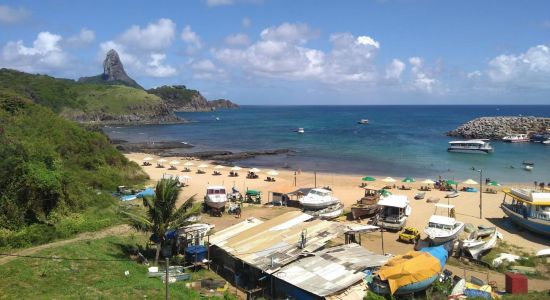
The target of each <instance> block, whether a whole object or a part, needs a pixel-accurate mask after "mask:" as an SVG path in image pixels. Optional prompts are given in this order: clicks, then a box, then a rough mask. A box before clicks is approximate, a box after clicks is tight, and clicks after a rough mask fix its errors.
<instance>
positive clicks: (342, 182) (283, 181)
mask: <svg viewBox="0 0 550 300" xmlns="http://www.w3.org/2000/svg"><path fill="white" fill-rule="evenodd" d="M146 156H151V155H149V154H144V153H129V154H126V157H128V159H130V160H132V161H134V162H136V163H138V164H140V165H141V164H142V159H143V158H144V157H146ZM151 157H153V160H152V161H151V162H152V165H151V166H145V167H143V169H144V170H145V172H147V174H149V176H150V178H151V181H150V184H151V185H153V184H154V183H155V182H156V181H157V180H158V179H160V178H161V177H162V176H163V174H169V175H175V176H182V175H188V176H191V179H189V180H188V184H189V185H188V186H187V187H185V188H184V189H183V190H182V192H181V194H180V197H181V201H183V199H186V198H187V197H191V196H193V195H196V199H197V201H202V199H203V197H204V195H205V190H206V186H207V185H223V186H225V187H226V189H227V190H228V191H230V190H231V187H233V186H235V187H236V188H237V189H238V190H239V191H241V193H244V191H246V190H247V189H255V190H260V191H262V203H266V202H268V201H270V200H271V198H270V197H271V193H272V192H285V193H288V192H291V191H295V190H297V189H299V188H312V187H314V186H315V185H316V186H317V187H323V186H330V187H331V188H332V190H333V192H334V195H335V196H336V197H338V198H339V199H340V200H341V201H342V202H343V203H344V205H345V209H346V210H347V211H349V208H350V207H351V205H352V204H354V203H355V202H356V201H357V200H358V199H359V198H361V197H362V195H363V193H364V191H363V188H361V178H362V177H363V176H366V175H369V174H361V175H359V174H327V173H317V174H314V173H312V172H296V175H295V172H294V171H293V170H292V171H291V170H284V169H277V172H278V173H279V175H277V176H276V182H268V181H266V180H265V179H266V177H267V176H268V175H267V171H269V170H266V169H263V170H261V171H260V172H259V174H258V175H259V178H258V179H246V174H247V171H248V169H246V168H243V169H242V170H240V171H239V175H240V176H239V177H229V176H228V174H229V171H230V168H229V167H225V168H223V169H221V170H219V171H220V172H221V173H222V175H217V176H216V175H212V174H213V171H214V167H215V165H212V164H211V162H210V161H201V160H190V161H191V162H192V163H193V164H194V165H193V166H191V167H190V169H191V172H182V170H183V168H184V166H183V164H184V163H185V162H187V160H186V159H182V158H180V157H163V158H164V159H166V160H167V162H166V163H165V164H164V165H165V168H157V167H156V160H157V159H160V157H155V156H151ZM172 160H178V161H180V164H179V165H176V167H177V170H169V169H168V166H169V165H168V162H170V161H172ZM200 164H207V165H209V167H208V168H205V169H204V170H205V171H206V174H197V173H196V170H197V166H198V165H200ZM404 175H405V174H404ZM375 178H376V179H377V180H376V181H374V182H369V184H370V185H375V186H380V187H382V186H385V185H387V184H386V183H384V182H382V181H381V180H382V179H383V178H384V177H375ZM394 179H396V180H397V182H396V183H395V184H396V185H398V186H401V185H403V183H401V179H402V178H397V177H395V178H394ZM424 179H425V178H416V182H414V183H409V184H405V185H406V186H410V187H411V188H412V189H411V190H399V189H392V190H391V192H392V193H393V194H396V195H407V196H408V198H409V202H410V205H411V207H412V214H411V216H410V217H409V218H408V221H407V226H412V227H416V228H418V229H419V230H420V231H422V229H423V228H424V227H425V226H426V222H427V220H428V219H429V217H430V216H431V215H432V214H433V213H434V209H435V208H434V204H431V203H427V202H426V200H415V199H414V195H415V194H416V193H418V189H419V188H420V186H422V185H425V184H422V183H421V182H420V181H422V180H424ZM432 179H434V178H432ZM435 179H437V178H435ZM466 179H467V178H462V179H461V180H460V181H459V182H462V181H464V180H466ZM295 183H296V184H295ZM315 183H316V184H315ZM503 186H514V187H520V186H524V187H532V185H530V184H507V185H504V184H503ZM460 187H461V185H459V188H460ZM476 187H477V186H476ZM501 188H502V187H499V189H501ZM445 194H446V192H442V191H438V190H433V191H430V192H427V194H426V198H428V197H438V198H439V199H440V203H443V204H447V203H449V204H452V205H454V206H455V211H456V218H457V219H458V220H460V221H462V222H465V223H472V224H474V225H476V226H477V225H487V226H497V228H498V230H499V231H500V232H501V233H502V234H503V235H504V240H505V241H506V242H508V243H511V244H514V245H516V246H519V247H523V248H525V250H527V251H538V250H541V249H544V248H548V247H549V246H550V241H548V240H547V239H544V238H543V237H540V236H537V235H534V234H532V233H530V232H528V231H525V230H521V229H518V228H517V227H515V226H511V225H510V223H509V222H505V220H504V219H503V217H504V216H505V215H504V213H503V212H502V210H501V209H500V207H499V205H500V203H501V202H502V198H503V193H501V192H499V193H498V194H487V193H483V219H479V193H468V192H461V194H460V196H458V197H457V198H452V199H447V198H445ZM268 198H269V199H268ZM288 209H290V208H288ZM267 210H276V211H281V210H280V209H278V208H269V207H262V209H257V208H256V209H253V210H247V209H245V211H244V212H243V217H248V215H249V214H250V215H251V216H256V217H264V215H265V214H269V215H271V214H276V211H275V212H267ZM209 219H210V218H209ZM221 219H226V218H221ZM232 219H234V218H230V219H229V220H227V221H222V220H220V218H211V220H209V221H211V222H212V223H214V224H216V223H217V224H218V227H224V226H228V225H230V224H232V223H236V222H238V221H240V220H239V219H234V220H232ZM364 222H366V221H364ZM422 238H424V234H423V235H422ZM396 240H397V234H395V233H387V234H385V237H384V241H385V243H386V245H385V248H386V250H385V252H389V253H402V252H404V248H403V247H408V246H406V245H404V244H402V243H399V242H397V241H396ZM374 242H375V241H374ZM373 247H374V246H373ZM376 247H379V246H376ZM411 248H412V246H411ZM372 250H373V251H377V249H372Z"/></svg>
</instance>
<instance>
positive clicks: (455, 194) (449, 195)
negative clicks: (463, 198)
mask: <svg viewBox="0 0 550 300" xmlns="http://www.w3.org/2000/svg"><path fill="white" fill-rule="evenodd" d="M458 196H460V192H459V191H452V192H449V193H447V194H446V195H445V198H456V197H458Z"/></svg>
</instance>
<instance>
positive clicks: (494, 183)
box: [487, 180, 500, 186]
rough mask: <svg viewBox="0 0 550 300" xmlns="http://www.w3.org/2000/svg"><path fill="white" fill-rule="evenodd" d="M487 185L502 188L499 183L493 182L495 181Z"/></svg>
mask: <svg viewBox="0 0 550 300" xmlns="http://www.w3.org/2000/svg"><path fill="white" fill-rule="evenodd" d="M487 185H490V186H500V183H498V182H497V181H495V180H493V181H491V182H489V183H488V184H487Z"/></svg>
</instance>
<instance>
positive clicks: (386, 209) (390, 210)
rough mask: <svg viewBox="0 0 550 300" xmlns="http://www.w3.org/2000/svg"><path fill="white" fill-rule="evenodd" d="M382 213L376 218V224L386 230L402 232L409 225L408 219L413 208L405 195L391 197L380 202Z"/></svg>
mask: <svg viewBox="0 0 550 300" xmlns="http://www.w3.org/2000/svg"><path fill="white" fill-rule="evenodd" d="M378 206H380V211H379V212H378V215H377V216H376V219H375V223H376V225H377V226H380V227H382V228H384V229H389V230H401V229H402V228H403V227H405V225H406V224H407V217H408V216H409V215H410V214H411V212H412V208H411V207H410V206H409V200H408V199H407V196H404V195H389V196H388V197H384V198H383V199H381V200H380V201H378Z"/></svg>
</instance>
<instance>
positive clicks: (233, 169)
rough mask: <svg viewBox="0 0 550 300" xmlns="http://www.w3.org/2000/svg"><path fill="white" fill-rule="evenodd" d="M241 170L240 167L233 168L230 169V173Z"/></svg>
mask: <svg viewBox="0 0 550 300" xmlns="http://www.w3.org/2000/svg"><path fill="white" fill-rule="evenodd" d="M241 169H242V168H241V167H237V166H234V167H233V168H231V171H240V170H241Z"/></svg>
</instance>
